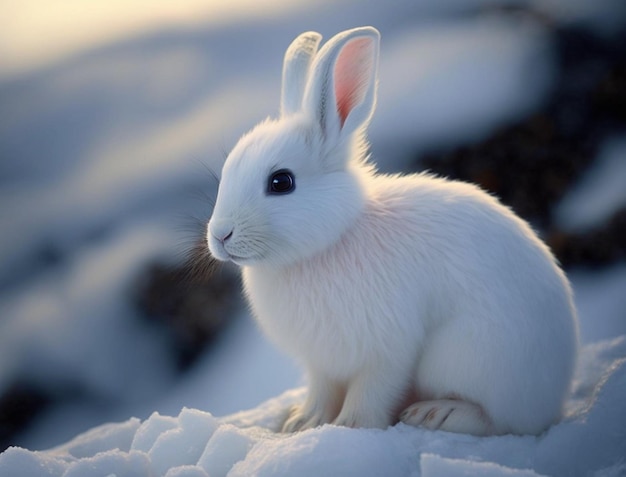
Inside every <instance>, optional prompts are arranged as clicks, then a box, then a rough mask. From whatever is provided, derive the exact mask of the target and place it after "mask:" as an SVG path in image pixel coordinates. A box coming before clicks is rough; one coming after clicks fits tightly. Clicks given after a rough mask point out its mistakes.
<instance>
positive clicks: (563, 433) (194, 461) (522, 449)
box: [0, 335, 626, 477]
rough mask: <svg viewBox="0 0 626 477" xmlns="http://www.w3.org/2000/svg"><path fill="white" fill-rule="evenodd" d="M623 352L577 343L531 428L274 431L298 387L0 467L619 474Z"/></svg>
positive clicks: (130, 423) (8, 456)
mask: <svg viewBox="0 0 626 477" xmlns="http://www.w3.org/2000/svg"><path fill="white" fill-rule="evenodd" d="M617 356H621V357H617ZM624 356H626V335H623V336H621V337H618V338H614V339H612V340H606V341H601V342H597V343H594V344H592V345H587V346H586V347H585V348H584V349H583V352H582V353H581V363H580V366H579V371H578V374H577V376H576V380H575V385H574V392H573V398H572V400H571V402H570V403H569V408H570V414H568V415H567V417H566V418H565V419H564V420H563V421H562V422H561V423H558V424H556V425H554V426H553V427H551V428H550V429H549V430H548V431H547V432H546V433H545V434H543V435H542V436H539V437H535V436H513V435H507V436H499V437H486V438H479V437H474V436H468V435H462V434H450V433H446V432H442V431H428V430H425V429H418V428H412V427H409V426H406V425H404V424H397V425H396V426H393V427H390V428H388V429H386V430H379V429H349V428H345V427H337V426H332V425H325V426H322V427H319V428H316V429H311V430H307V431H304V432H301V433H296V434H282V433H277V432H276V430H277V428H278V427H279V425H280V422H281V420H282V419H283V418H284V416H285V414H286V412H287V410H288V408H289V406H290V405H292V404H293V403H295V402H299V401H301V400H302V399H303V396H304V393H303V389H294V390H290V391H287V392H285V393H283V394H282V395H281V396H279V397H276V398H273V399H271V400H269V401H267V402H265V403H264V404H262V405H260V406H259V407H257V408H255V409H251V410H249V411H244V412H240V413H236V414H232V415H229V416H226V417H222V418H216V417H214V416H213V415H211V414H210V413H208V412H204V411H200V410H196V409H188V408H183V409H182V410H181V411H180V413H179V414H178V415H177V416H162V415H160V414H158V413H156V412H155V413H153V414H152V415H151V416H150V417H148V418H147V419H145V420H144V421H143V422H140V421H139V420H138V419H136V418H132V419H129V420H127V421H125V422H122V423H118V424H105V425H103V426H100V427H96V428H94V429H91V430H90V431H88V432H87V433H85V434H82V435H79V436H77V437H76V438H74V439H73V440H72V441H70V442H68V443H66V444H64V445H61V446H59V447H56V448H53V449H50V450H48V451H43V452H42V451H39V452H37V451H27V450H25V449H21V448H18V447H12V448H9V449H8V450H7V451H5V452H4V453H3V454H1V455H0V475H2V476H5V475H6V476H9V475H17V474H13V472H18V471H19V472H20V474H19V475H21V476H24V477H40V476H51V477H52V476H55V477H57V476H58V477H61V476H63V477H69V476H74V475H76V476H78V475H80V476H83V477H92V476H94V477H95V476H107V475H110V474H115V475H124V476H128V475H136V476H153V475H154V476H171V475H191V476H194V475H201V476H204V475H209V476H226V475H228V476H230V477H235V476H250V475H256V476H292V475H300V476H304V477H306V476H318V475H359V476H388V475H416V476H417V475H421V476H422V477H426V476H434V477H437V476H449V475H462V476H474V475H487V476H491V475H493V476H496V475H497V476H507V475H511V476H535V475H563V476H578V475H599V476H600V475H620V472H623V471H625V470H626V463H625V462H624V456H625V455H626V428H625V427H624V422H626V402H624V399H623V396H624V393H625V392H626V358H625V357H624ZM581 404H582V405H581Z"/></svg>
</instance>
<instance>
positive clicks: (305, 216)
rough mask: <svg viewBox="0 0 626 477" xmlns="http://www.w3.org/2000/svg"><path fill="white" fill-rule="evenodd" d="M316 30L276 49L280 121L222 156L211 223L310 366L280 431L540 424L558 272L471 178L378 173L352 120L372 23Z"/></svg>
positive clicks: (360, 99) (554, 372) (219, 249)
mask: <svg viewBox="0 0 626 477" xmlns="http://www.w3.org/2000/svg"><path fill="white" fill-rule="evenodd" d="M319 39H320V37H319V35H318V34H315V33H306V34H303V35H301V36H300V37H298V39H296V41H294V43H293V44H292V46H291V47H290V48H289V50H288V51H287V54H286V58H285V70H284V74H283V82H284V84H283V98H282V111H281V113H282V114H281V118H279V119H278V120H276V121H266V122H264V123H262V124H260V125H259V126H257V127H256V128H255V129H253V130H252V131H251V132H250V133H249V134H247V135H246V136H244V137H243V138H242V139H241V140H240V141H239V143H238V144H237V145H236V146H235V148H234V149H233V150H232V151H231V153H230V155H229V157H228V159H227V161H226V163H225V165H224V169H223V171H222V180H221V183H220V188H219V192H218V198H217V202H216V206H215V210H214V213H213V216H212V218H211V221H210V222H209V227H208V234H207V239H208V242H209V247H210V249H211V252H212V253H213V255H214V256H215V257H216V258H218V259H221V260H232V261H234V262H235V263H237V264H239V265H241V266H242V268H243V279H244V286H245V290H246V294H247V297H248V299H249V301H250V303H251V305H252V309H253V311H254V314H255V316H256V317H257V319H258V321H259V323H260V324H261V327H262V328H263V330H264V331H265V332H266V333H267V334H268V335H269V336H270V337H271V338H272V339H273V340H274V341H275V342H276V343H277V344H278V345H279V346H280V347H282V348H283V349H285V350H286V351H288V352H289V353H290V354H292V355H293V356H294V357H295V358H297V359H298V360H299V361H300V362H301V363H302V364H303V365H304V366H305V368H306V370H307V371H308V375H309V394H308V397H307V400H306V402H305V403H304V405H302V406H298V407H296V408H294V409H293V410H292V411H291V413H290V415H289V417H288V418H287V420H286V422H285V424H284V427H283V429H284V430H285V431H295V430H301V429H306V428H310V427H314V426H317V425H319V424H324V423H331V422H332V423H335V424H339V425H347V426H356V427H386V426H388V425H390V424H392V423H394V422H396V421H397V420H398V419H400V420H402V421H403V422H406V423H409V424H413V425H422V426H425V427H428V428H431V429H444V430H449V431H455V432H469V433H473V434H481V435H484V434H493V433H496V434H499V433H506V432H513V433H533V434H536V433H539V432H541V431H542V430H544V429H545V428H546V427H547V426H549V425H550V424H551V423H552V422H554V421H555V420H557V419H558V418H559V416H560V411H561V407H562V403H563V400H564V396H565V395H566V393H567V390H568V387H569V383H570V380H571V376H572V372H573V367H574V361H575V356H576V347H577V325H576V317H575V310H574V307H573V303H572V296H571V290H570V287H569V284H568V282H567V279H566V278H565V276H564V274H563V273H562V271H561V270H560V269H559V268H558V266H557V265H556V263H555V260H554V258H553V257H552V255H551V253H550V252H549V250H548V249H547V247H546V246H545V245H544V244H543V243H542V242H541V241H540V240H539V239H538V238H537V236H536V235H535V234H534V232H533V231H532V230H531V229H530V227H529V226H528V225H527V224H526V223H525V222H524V221H523V220H521V219H519V218H518V217H517V216H515V215H514V214H513V213H512V212H511V211H510V210H509V209H508V208H506V207H504V206H503V205H501V204H500V203H499V202H498V201H497V200H496V199H495V198H493V197H491V196H490V195H488V194H486V193H485V192H483V191H481V190H480V189H479V188H477V187H475V186H473V185H470V184H466V183H461V182H453V181H448V180H445V179H439V178H435V177H432V176H429V175H406V176H402V175H397V176H388V175H381V174H377V173H376V172H375V170H374V168H373V167H372V166H371V165H369V164H368V163H367V161H366V157H365V151H366V147H365V144H366V143H365V140H364V135H363V131H364V127H365V125H366V124H367V122H368V120H369V118H370V117H371V114H372V112H373V108H374V103H375V86H376V81H375V78H376V64H377V58H378V56H377V55H378V33H377V32H376V31H375V30H374V29H372V28H362V29H355V30H351V31H348V32H344V33H342V34H340V35H337V36H336V37H335V38H333V39H332V40H330V41H329V42H328V43H327V45H326V46H324V48H323V49H322V50H321V51H320V52H319V53H317V45H318V43H319ZM411 400H413V401H411ZM411 402H413V404H412V405H411V406H409V407H408V408H407V409H406V410H405V412H403V413H401V411H402V408H403V407H404V406H406V405H408V404H411Z"/></svg>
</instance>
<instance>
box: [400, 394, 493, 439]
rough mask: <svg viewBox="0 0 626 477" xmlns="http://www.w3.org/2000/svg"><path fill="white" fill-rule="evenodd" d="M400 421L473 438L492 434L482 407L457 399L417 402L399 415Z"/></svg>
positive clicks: (491, 428)
mask: <svg viewBox="0 0 626 477" xmlns="http://www.w3.org/2000/svg"><path fill="white" fill-rule="evenodd" d="M400 421H401V422H403V423H405V424H408V425H410V426H415V427H425V428H427V429H430V430H440V431H448V432H457V433H461V434H472V435H475V436H487V435H491V434H494V432H493V426H492V423H491V420H490V419H489V417H488V416H487V414H486V413H485V411H484V410H483V409H482V407H480V406H479V405H478V404H474V403H471V402H468V401H463V400H457V399H440V400H436V401H422V402H417V403H415V404H412V405H410V406H409V407H407V408H406V409H405V410H404V411H403V412H402V414H400Z"/></svg>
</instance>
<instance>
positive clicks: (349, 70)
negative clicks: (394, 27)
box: [335, 38, 373, 127]
mask: <svg viewBox="0 0 626 477" xmlns="http://www.w3.org/2000/svg"><path fill="white" fill-rule="evenodd" d="M372 44H373V40H372V39H371V38H355V39H354V40H352V41H350V42H349V43H348V44H346V46H344V47H343V49H342V50H341V52H340V53H339V56H338V57H337V61H336V62H335V98H336V99H337V112H338V113H339V119H340V121H341V127H343V125H344V123H345V122H346V118H347V117H348V115H349V114H350V111H352V109H353V108H354V107H355V106H356V105H358V104H360V103H361V102H362V101H363V99H364V96H365V93H366V92H367V87H368V85H369V81H370V78H371V75H372V67H373V64H372V63H373V55H372V51H371V49H372Z"/></svg>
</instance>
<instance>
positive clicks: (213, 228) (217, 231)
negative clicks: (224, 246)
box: [209, 220, 235, 243]
mask: <svg viewBox="0 0 626 477" xmlns="http://www.w3.org/2000/svg"><path fill="white" fill-rule="evenodd" d="M234 229H235V228H234V226H233V224H232V222H230V221H226V220H211V222H210V223H209V232H210V233H211V235H212V236H213V237H215V239H217V240H218V241H219V242H221V243H225V242H226V241H227V240H228V239H229V238H231V237H232V236H233V230H234Z"/></svg>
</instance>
